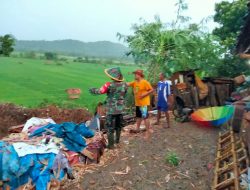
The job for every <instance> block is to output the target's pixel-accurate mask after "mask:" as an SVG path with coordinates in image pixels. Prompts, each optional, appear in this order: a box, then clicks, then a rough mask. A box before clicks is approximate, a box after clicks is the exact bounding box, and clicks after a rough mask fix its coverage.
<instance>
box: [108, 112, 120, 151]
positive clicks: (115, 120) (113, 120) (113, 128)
mask: <svg viewBox="0 0 250 190" xmlns="http://www.w3.org/2000/svg"><path fill="white" fill-rule="evenodd" d="M122 127H123V116H122V114H116V115H111V114H109V115H107V116H106V128H107V130H108V148H113V146H114V143H116V144H118V143H119V142H120V136H121V130H122ZM114 133H115V135H114Z"/></svg>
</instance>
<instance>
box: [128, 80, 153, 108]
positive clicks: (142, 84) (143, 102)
mask: <svg viewBox="0 0 250 190" xmlns="http://www.w3.org/2000/svg"><path fill="white" fill-rule="evenodd" d="M129 86H131V87H132V88H133V90H134V96H135V105H136V106H149V105H150V96H149V95H148V96H146V97H144V98H142V99H140V96H141V95H143V94H145V93H147V92H148V91H150V90H152V89H153V88H152V86H151V85H150V83H149V82H148V81H146V80H145V79H142V80H141V81H139V82H138V81H133V82H130V83H129Z"/></svg>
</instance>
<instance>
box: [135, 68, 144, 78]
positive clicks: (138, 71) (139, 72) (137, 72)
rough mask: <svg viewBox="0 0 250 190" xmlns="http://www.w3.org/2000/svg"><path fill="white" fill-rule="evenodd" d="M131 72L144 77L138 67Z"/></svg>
mask: <svg viewBox="0 0 250 190" xmlns="http://www.w3.org/2000/svg"><path fill="white" fill-rule="evenodd" d="M133 74H135V75H140V76H141V77H144V73H143V70H140V69H138V70H136V71H134V72H133Z"/></svg>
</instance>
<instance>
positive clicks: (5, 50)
mask: <svg viewBox="0 0 250 190" xmlns="http://www.w3.org/2000/svg"><path fill="white" fill-rule="evenodd" d="M14 44H15V39H14V37H13V36H12V35H10V34H6V35H4V36H0V55H1V54H2V55H4V56H10V53H11V52H13V51H14V48H13V46H14Z"/></svg>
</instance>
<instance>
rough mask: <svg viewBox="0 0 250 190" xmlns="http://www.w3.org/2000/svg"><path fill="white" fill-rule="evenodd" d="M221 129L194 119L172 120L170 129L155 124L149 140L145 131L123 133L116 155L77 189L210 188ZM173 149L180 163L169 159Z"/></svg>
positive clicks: (179, 189)
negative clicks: (210, 126) (192, 120)
mask: <svg viewBox="0 0 250 190" xmlns="http://www.w3.org/2000/svg"><path fill="white" fill-rule="evenodd" d="M218 133H219V129H216V128H204V127H198V126H197V125H195V124H194V123H184V124H181V123H173V125H172V127H171V128H170V129H163V128H161V127H160V126H155V127H154V133H153V135H152V137H151V140H150V141H145V140H144V138H143V134H139V135H124V136H123V137H122V141H121V148H119V149H118V153H117V157H116V159H115V160H114V161H112V162H111V163H106V164H105V166H104V167H99V168H97V170H96V171H94V172H93V171H91V172H90V173H88V174H85V175H84V176H83V178H82V180H81V181H82V182H81V184H79V185H78V189H82V190H103V189H110V190H154V189H157V190H189V189H190V190H208V189H211V181H212V177H213V169H212V167H211V166H212V164H213V162H214V159H215V151H216V142H217V137H218ZM116 151H117V150H116ZM170 152H175V153H176V154H177V155H178V156H179V157H180V160H181V161H180V164H179V166H177V167H174V166H171V165H170V164H168V163H167V162H166V155H167V154H168V153H170ZM105 154H112V152H110V151H107V152H106V153H105ZM117 172H118V173H117ZM73 188H74V189H76V187H75V186H72V187H70V188H68V189H73Z"/></svg>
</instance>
